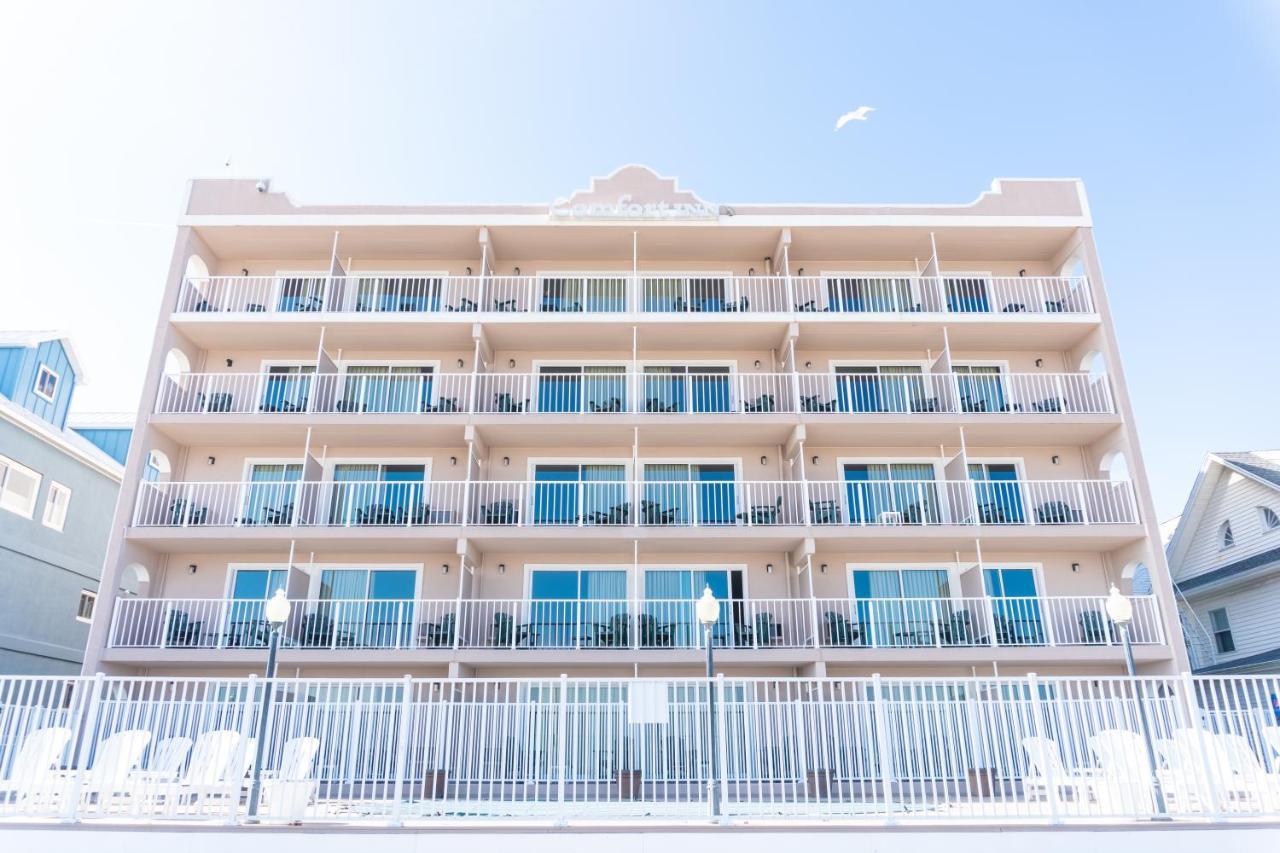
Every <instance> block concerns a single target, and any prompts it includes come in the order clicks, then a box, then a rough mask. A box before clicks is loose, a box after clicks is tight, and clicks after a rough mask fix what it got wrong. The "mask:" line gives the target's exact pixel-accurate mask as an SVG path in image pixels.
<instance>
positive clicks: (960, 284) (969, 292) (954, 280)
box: [943, 276, 991, 314]
mask: <svg viewBox="0 0 1280 853" xmlns="http://www.w3.org/2000/svg"><path fill="white" fill-rule="evenodd" d="M943 283H944V285H945V286H946V291H947V310H948V311H952V312H954V313H957V314H980V313H985V312H988V311H990V310H991V301H990V299H989V298H988V297H987V280H986V279H985V278H982V277H981V276H967V277H949V278H944V279H943Z"/></svg>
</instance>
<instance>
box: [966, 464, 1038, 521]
mask: <svg viewBox="0 0 1280 853" xmlns="http://www.w3.org/2000/svg"><path fill="white" fill-rule="evenodd" d="M969 479H970V480H972V481H973V489H974V493H975V497H976V499H977V503H978V521H979V522H980V523H982V524H1022V523H1023V522H1024V521H1025V520H1026V516H1025V514H1024V513H1023V508H1022V484H1021V483H1020V482H1019V481H1018V467H1017V466H1016V465H1014V464H1013V463H1011V462H971V463H970V464H969Z"/></svg>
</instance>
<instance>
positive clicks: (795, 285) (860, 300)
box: [175, 272, 1094, 316]
mask: <svg viewBox="0 0 1280 853" xmlns="http://www.w3.org/2000/svg"><path fill="white" fill-rule="evenodd" d="M175 310H176V311H177V312H179V313H206V312H232V313H247V314H269V315H280V314H306V313H316V312H325V313H342V314H380V315H387V314H391V315H401V316H404V315H415V314H444V315H447V314H506V313H522V314H523V313H540V314H622V313H641V314H700V315H710V314H724V315H743V314H775V315H776V314H921V313H934V314H985V315H993V316H1007V315H1017V314H1035V315H1045V314H1068V315H1070V314H1077V315H1078V314H1092V313H1093V311H1094V307H1093V299H1092V296H1091V294H1090V292H1089V284H1088V281H1087V280H1086V279H1084V278H1072V277H1063V276H1031V277H999V276H995V277H993V276H984V275H946V276H941V277H937V276H935V277H926V276H917V275H910V274H902V275H891V276H884V275H851V276H839V275H837V276H736V275H723V274H715V273H690V272H648V273H638V274H633V273H629V272H605V273H565V274H558V273H557V274H546V273H544V274H539V275H526V276H487V277H481V276H449V275H441V276H432V275H407V274H394V275H393V274H382V275H379V274H375V273H359V274H354V275H348V276H329V275H326V274H324V273H298V274H277V275H267V276H202V277H192V278H187V279H185V280H184V281H183V283H182V287H181V289H180V292H179V295H178V302H177V305H176V306H175Z"/></svg>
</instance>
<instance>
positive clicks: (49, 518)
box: [44, 480, 71, 531]
mask: <svg viewBox="0 0 1280 853" xmlns="http://www.w3.org/2000/svg"><path fill="white" fill-rule="evenodd" d="M70 504H71V490H70V489H68V488H67V487H66V486H64V485H62V484H61V483H58V482H55V481H52V480H51V481H50V482H49V494H48V495H47V496H46V497H45V499H44V526H45V527H52V528H53V529H54V530H59V531H60V530H62V526H63V525H64V524H66V521H67V507H68V506H70Z"/></svg>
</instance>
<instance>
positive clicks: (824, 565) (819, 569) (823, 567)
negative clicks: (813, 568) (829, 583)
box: [818, 563, 827, 575]
mask: <svg viewBox="0 0 1280 853" xmlns="http://www.w3.org/2000/svg"><path fill="white" fill-rule="evenodd" d="M818 571H819V572H821V573H822V574H824V575H825V574H826V573H827V564H826V563H823V564H822V565H820V566H818Z"/></svg>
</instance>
